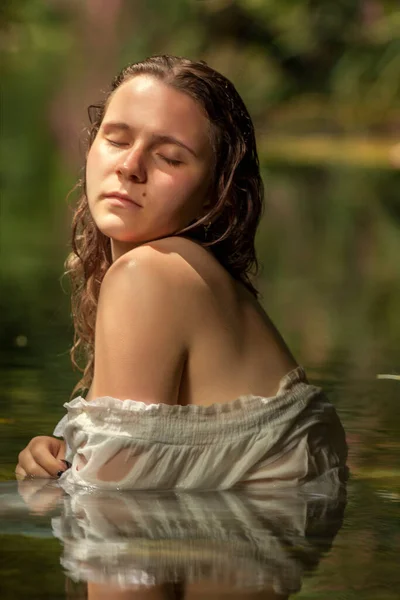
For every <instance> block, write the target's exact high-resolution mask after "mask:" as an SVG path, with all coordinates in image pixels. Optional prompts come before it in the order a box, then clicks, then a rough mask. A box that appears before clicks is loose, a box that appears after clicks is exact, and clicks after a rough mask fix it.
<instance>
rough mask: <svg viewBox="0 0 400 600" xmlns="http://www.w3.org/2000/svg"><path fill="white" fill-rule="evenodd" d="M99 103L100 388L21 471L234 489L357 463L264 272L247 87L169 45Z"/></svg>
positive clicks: (96, 307)
mask: <svg viewBox="0 0 400 600" xmlns="http://www.w3.org/2000/svg"><path fill="white" fill-rule="evenodd" d="M91 116H92V127H91V130H90V137H89V149H88V153H87V163H86V172H85V178H84V181H83V183H82V195H81V198H80V201H79V203H78V206H77V209H76V213H75V217H74V221H73V246H72V247H73V251H72V254H71V255H70V257H69V259H68V261H67V268H68V271H69V273H70V275H71V277H72V282H73V317H74V323H75V344H74V347H73V350H72V358H73V360H75V357H76V353H77V352H78V351H81V350H84V352H85V355H86V368H85V371H84V376H83V379H82V380H81V382H80V383H79V384H78V387H79V388H80V389H88V390H89V391H88V393H87V396H86V399H83V398H82V397H81V396H79V397H78V398H75V399H74V400H73V401H72V402H70V403H68V404H66V405H65V406H66V408H67V409H68V414H67V415H66V417H65V418H64V419H63V420H62V421H61V422H60V424H59V425H58V427H57V428H56V430H55V435H56V436H60V437H64V440H65V441H62V440H58V439H56V438H51V437H38V438H34V439H33V440H32V441H31V442H30V443H29V444H28V446H27V447H26V448H25V449H24V450H23V451H22V452H21V453H20V455H19V463H18V465H17V468H16V473H17V475H18V476H20V477H24V476H26V475H30V476H36V477H55V476H57V475H60V471H65V473H64V474H62V477H61V480H62V481H69V482H73V483H82V484H90V485H94V486H100V487H121V488H129V487H131V488H146V489H149V488H184V489H193V488H202V489H204V488H207V489H221V488H228V487H231V486H234V485H241V484H244V483H250V482H260V481H263V482H264V481H267V480H271V479H272V480H274V481H277V480H282V481H284V482H298V481H303V480H305V479H307V478H309V477H311V476H315V475H319V474H321V473H322V472H326V471H327V470H328V471H330V470H332V469H336V468H337V467H338V466H340V465H342V464H343V462H344V460H345V453H346V452H345V442H344V436H343V430H342V428H341V425H340V423H339V421H338V419H337V416H336V413H335V411H334V409H333V407H332V406H331V405H330V404H329V403H328V402H327V401H326V400H325V399H324V397H323V396H322V395H321V392H320V390H319V389H318V388H315V387H314V386H311V385H309V384H308V383H307V381H306V377H305V374H304V371H303V369H302V368H301V367H299V366H298V365H297V364H296V361H295V360H294V358H293V356H292V355H291V353H290V352H289V350H288V348H287V347H286V345H285V343H284V342H283V340H282V338H281V337H280V335H279V333H278V332H277V330H276V329H275V327H274V326H273V324H272V323H271V321H270V320H269V318H268V317H267V315H266V314H265V312H264V311H263V310H262V308H261V307H260V305H259V303H258V302H257V291H256V289H255V288H254V285H253V284H252V283H251V280H250V277H249V275H250V273H251V271H252V270H254V268H255V267H256V256H255V249H254V237H255V232H256V228H257V225H258V222H259V219H260V214H261V209H262V198H263V188H262V181H261V177H260V172H259V162H258V157H257V151H256V142H255V136H254V128H253V124H252V121H251V119H250V116H249V114H248V112H247V110H246V107H245V105H244V103H243V101H242V99H241V98H240V96H239V95H238V93H237V91H236V90H235V88H234V86H233V85H232V83H230V82H229V81H228V80H227V79H226V78H225V77H223V76H222V75H220V74H219V73H217V72H216V71H214V70H213V69H211V68H210V67H209V66H208V65H206V64H205V63H204V62H192V61H190V60H187V59H183V58H178V57H172V56H154V57H152V58H149V59H147V60H145V61H143V62H140V63H137V64H133V65H130V66H128V67H127V68H126V69H124V70H123V71H122V73H121V74H120V75H119V76H118V77H117V78H116V79H115V80H114V82H113V84H112V88H111V91H110V93H109V95H108V97H107V98H106V99H105V101H104V103H102V104H101V105H99V106H96V107H91ZM65 442H67V450H68V451H67V458H68V460H69V461H71V462H72V468H70V469H68V470H65V469H66V465H67V463H65V462H62V461H63V459H65V451H66V444H65ZM315 457H316V458H315Z"/></svg>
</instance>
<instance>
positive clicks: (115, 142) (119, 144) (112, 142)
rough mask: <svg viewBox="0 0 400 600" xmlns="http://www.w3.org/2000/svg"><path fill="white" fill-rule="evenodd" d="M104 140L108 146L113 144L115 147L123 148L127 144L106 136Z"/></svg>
mask: <svg viewBox="0 0 400 600" xmlns="http://www.w3.org/2000/svg"><path fill="white" fill-rule="evenodd" d="M106 141H107V143H108V144H110V146H115V147H116V148H123V147H124V146H127V145H128V142H118V141H116V140H110V139H109V138H106Z"/></svg>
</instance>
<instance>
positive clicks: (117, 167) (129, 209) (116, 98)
mask: <svg viewBox="0 0 400 600" xmlns="http://www.w3.org/2000/svg"><path fill="white" fill-rule="evenodd" d="M212 165H213V153H212V147H211V142H210V123H209V121H208V119H207V117H206V116H205V114H204V113H203V112H202V109H201V108H200V106H199V105H198V104H197V103H196V102H195V101H194V100H193V99H192V98H190V97H189V96H188V95H186V94H185V93H183V92H180V91H177V90H175V89H174V88H172V87H170V86H168V85H166V84H164V83H163V82H162V81H159V80H158V79H156V78H154V77H151V76H148V75H138V76H135V77H133V78H132V79H129V80H128V81H126V82H125V83H123V84H122V85H121V86H120V87H119V88H118V89H117V90H116V91H115V92H114V94H113V95H112V97H111V99H110V101H109V104H108V107H107V110H106V113H105V116H104V119H103V122H102V124H101V126H100V129H99V131H98V133H97V136H96V138H95V140H94V142H93V144H92V146H91V148H90V151H89V154H88V158H87V167H86V181H87V188H86V191H87V197H88V201H89V208H90V211H91V213H92V216H93V219H94V220H95V223H96V225H97V226H98V228H99V229H100V230H101V231H102V232H103V233H104V234H105V235H106V236H108V237H110V238H111V241H112V246H113V254H114V258H115V256H116V255H118V254H120V253H122V252H123V251H126V250H128V249H130V248H133V247H135V246H136V245H138V244H141V243H143V242H146V241H150V240H153V239H156V238H159V237H163V236H167V235H171V234H173V233H175V232H176V231H179V230H180V229H183V228H184V227H186V226H187V225H188V224H189V223H190V222H191V221H192V220H193V219H196V218H197V217H200V216H202V214H204V210H205V204H206V203H207V202H209V200H210V199H209V198H208V194H207V192H208V189H209V184H210V179H211V174H212Z"/></svg>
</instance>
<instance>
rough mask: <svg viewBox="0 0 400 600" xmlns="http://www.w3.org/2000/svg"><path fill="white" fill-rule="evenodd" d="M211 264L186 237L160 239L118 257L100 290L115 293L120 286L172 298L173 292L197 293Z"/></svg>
mask: <svg viewBox="0 0 400 600" xmlns="http://www.w3.org/2000/svg"><path fill="white" fill-rule="evenodd" d="M211 263H216V260H215V259H214V258H213V257H212V256H211V255H210V253H209V252H207V250H205V249H204V248H202V247H201V246H200V245H199V244H196V243H195V242H192V241H191V240H188V239H186V238H180V237H169V238H163V239H161V240H156V241H154V242H149V243H146V244H143V245H141V246H138V247H137V248H134V249H133V250H130V251H129V252H126V253H125V254H124V255H122V256H121V257H120V258H118V259H117V260H116V261H115V262H114V263H113V264H112V265H111V267H110V268H109V270H108V271H107V273H106V276H105V278H104V281H103V285H102V288H103V287H104V288H107V289H110V288H112V289H115V290H118V289H119V288H120V286H122V287H128V288H130V289H132V290H134V291H138V289H143V288H144V287H145V288H150V289H151V290H154V291H159V292H160V291H163V292H164V293H165V294H167V295H172V296H173V295H174V293H175V292H176V291H178V292H179V293H180V294H182V293H183V292H185V291H186V292H187V293H190V291H199V289H200V288H201V287H202V286H204V285H205V277H204V274H205V272H206V271H207V268H209V266H210V264H211ZM164 299H165V296H164Z"/></svg>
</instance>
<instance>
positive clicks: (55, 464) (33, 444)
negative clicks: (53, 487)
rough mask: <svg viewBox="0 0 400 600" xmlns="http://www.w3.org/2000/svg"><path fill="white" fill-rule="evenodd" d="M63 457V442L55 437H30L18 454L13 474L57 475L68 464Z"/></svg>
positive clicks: (19, 477) (20, 476)
mask: <svg viewBox="0 0 400 600" xmlns="http://www.w3.org/2000/svg"><path fill="white" fill-rule="evenodd" d="M64 458H65V442H64V440H58V439H57V438H53V437H49V436H45V435H40V436H37V437H34V438H32V439H31V441H30V442H29V444H28V445H27V447H26V448H24V449H23V450H22V451H21V452H20V453H19V455H18V464H17V466H16V469H15V475H16V476H17V478H18V479H23V478H24V477H27V476H28V477H46V478H49V477H59V476H60V471H65V470H66V469H67V468H68V466H70V465H69V464H67V463H66V462H64V461H63V459H64Z"/></svg>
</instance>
